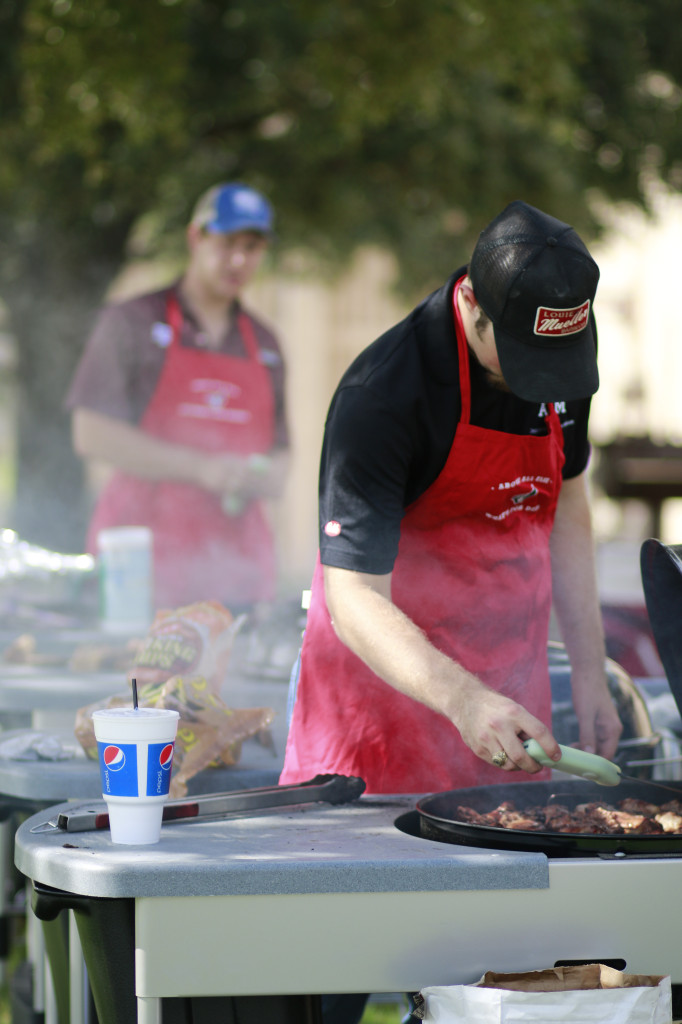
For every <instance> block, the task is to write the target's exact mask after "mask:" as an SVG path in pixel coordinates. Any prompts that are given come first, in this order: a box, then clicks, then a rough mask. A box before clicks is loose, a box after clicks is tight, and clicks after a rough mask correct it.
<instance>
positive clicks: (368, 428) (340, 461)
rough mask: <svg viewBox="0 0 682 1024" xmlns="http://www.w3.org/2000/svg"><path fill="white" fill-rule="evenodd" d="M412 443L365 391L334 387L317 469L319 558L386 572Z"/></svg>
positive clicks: (393, 417) (394, 550) (381, 403)
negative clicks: (333, 396)
mask: <svg viewBox="0 0 682 1024" xmlns="http://www.w3.org/2000/svg"><path fill="white" fill-rule="evenodd" d="M413 450H414V443H413V441H412V439H411V438H410V436H409V429H408V427H407V425H406V424H405V422H404V420H403V421H401V420H400V419H399V418H398V417H396V415H395V413H394V411H393V410H392V409H391V408H390V406H389V405H388V404H387V403H386V402H385V401H384V400H383V399H382V398H381V397H377V396H376V395H374V394H373V393H372V391H371V389H368V388H366V387H345V388H341V389H340V390H339V391H338V392H337V394H336V396H335V398H334V401H333V403H332V406H331V408H330V412H329V415H328V418H327V423H326V427H325V435H324V442H323V447H322V458H321V465H320V493H319V510H320V558H321V561H322V563H323V564H325V565H334V566H337V567H340V568H344V569H352V570H355V571H357V572H367V573H373V574H377V575H383V574H386V573H390V572H391V571H392V569H393V565H394V562H395V559H396V556H397V553H398V544H399V541H400V525H401V521H402V517H403V511H404V505H405V492H406V486H407V481H408V477H409V468H410V462H411V458H412V453H413Z"/></svg>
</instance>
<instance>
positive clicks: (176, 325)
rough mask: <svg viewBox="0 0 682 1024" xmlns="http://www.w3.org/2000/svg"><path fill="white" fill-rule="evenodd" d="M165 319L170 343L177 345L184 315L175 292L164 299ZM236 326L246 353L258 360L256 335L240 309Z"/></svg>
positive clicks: (258, 349)
mask: <svg viewBox="0 0 682 1024" xmlns="http://www.w3.org/2000/svg"><path fill="white" fill-rule="evenodd" d="M166 320H167V321H168V325H169V327H170V329H171V332H172V338H171V345H178V344H179V343H180V335H181V333H182V323H183V320H184V317H183V315H182V307H181V306H180V302H179V301H178V297H177V295H176V294H175V292H173V291H172V292H169V293H168V298H167V300H166ZM237 327H238V329H239V333H240V335H241V337H242V341H243V342H244V347H245V349H246V353H247V355H248V356H249V358H250V359H254V360H256V361H257V362H259V361H260V360H259V354H260V348H259V346H258V338H257V337H256V331H255V328H254V326H253V323H252V321H251V317H249V316H247V315H246V313H244V312H243V310H240V311H239V313H238V314H237Z"/></svg>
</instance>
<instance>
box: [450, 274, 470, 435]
mask: <svg viewBox="0 0 682 1024" xmlns="http://www.w3.org/2000/svg"><path fill="white" fill-rule="evenodd" d="M463 280H464V278H463V277H460V279H459V281H458V282H457V283H456V285H455V289H454V291H453V293H452V309H453V313H454V317H455V337H456V338H457V351H458V353H459V394H460V399H461V402H462V414H461V416H460V423H469V422H470V420H471V381H470V379H469V342H468V341H467V336H466V331H465V330H464V322H463V320H462V314H461V313H460V310H459V304H458V302H457V297H458V295H459V289H460V286H461V284H462V281H463Z"/></svg>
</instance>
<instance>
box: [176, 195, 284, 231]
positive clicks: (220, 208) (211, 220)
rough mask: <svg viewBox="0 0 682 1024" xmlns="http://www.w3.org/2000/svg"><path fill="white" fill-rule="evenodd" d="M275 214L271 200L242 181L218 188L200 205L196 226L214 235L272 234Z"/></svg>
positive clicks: (198, 206)
mask: <svg viewBox="0 0 682 1024" xmlns="http://www.w3.org/2000/svg"><path fill="white" fill-rule="evenodd" d="M272 222H273V212H272V207H271V206H270V203H269V202H268V201H267V199H266V198H265V197H264V196H262V195H261V194H260V192H256V190H255V189H253V188H250V186H249V185H242V184H241V183H240V182H232V183H230V184H226V185H214V186H213V188H210V189H209V190H208V191H207V192H205V193H204V194H203V195H202V196H201V198H200V199H199V201H198V202H197V204H196V206H195V208H194V213H193V214H192V220H191V223H192V224H196V225H197V227H200V228H203V229H204V230H205V231H210V232H212V233H213V234H230V233H232V232H234V231H260V232H261V233H262V234H264V235H270V234H272Z"/></svg>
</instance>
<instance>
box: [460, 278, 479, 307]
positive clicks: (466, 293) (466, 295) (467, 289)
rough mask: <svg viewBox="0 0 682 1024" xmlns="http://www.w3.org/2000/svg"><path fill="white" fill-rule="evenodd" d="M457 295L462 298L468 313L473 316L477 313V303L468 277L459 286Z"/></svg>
mask: <svg viewBox="0 0 682 1024" xmlns="http://www.w3.org/2000/svg"><path fill="white" fill-rule="evenodd" d="M459 293H460V295H461V296H462V298H463V300H464V304H465V305H466V307H467V310H468V311H469V313H471V314H472V315H474V316H475V315H476V313H477V311H478V302H477V301H476V296H475V295H474V289H473V288H472V287H471V281H470V280H469V278H468V277H467V278H465V279H464V281H462V283H461V285H460V286H459Z"/></svg>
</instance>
